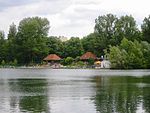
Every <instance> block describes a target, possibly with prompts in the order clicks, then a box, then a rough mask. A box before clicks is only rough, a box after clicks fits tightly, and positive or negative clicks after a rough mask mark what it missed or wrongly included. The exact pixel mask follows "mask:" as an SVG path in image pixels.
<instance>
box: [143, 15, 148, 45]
mask: <svg viewBox="0 0 150 113" xmlns="http://www.w3.org/2000/svg"><path fill="white" fill-rule="evenodd" d="M141 28H142V33H143V40H145V41H147V42H149V43H150V15H149V17H145V19H144V20H143V24H142V25H141Z"/></svg>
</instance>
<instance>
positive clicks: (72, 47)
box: [63, 37, 84, 58]
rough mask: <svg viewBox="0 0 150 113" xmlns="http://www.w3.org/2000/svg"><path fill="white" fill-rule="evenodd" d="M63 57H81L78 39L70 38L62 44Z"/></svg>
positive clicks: (81, 49) (80, 44)
mask: <svg viewBox="0 0 150 113" xmlns="http://www.w3.org/2000/svg"><path fill="white" fill-rule="evenodd" d="M63 52H64V53H63V57H68V56H70V57H72V58H76V57H77V56H81V55H82V54H83V52H84V50H83V46H82V43H81V40H80V39H79V38H78V37H72V38H70V40H68V41H66V42H64V51H63Z"/></svg>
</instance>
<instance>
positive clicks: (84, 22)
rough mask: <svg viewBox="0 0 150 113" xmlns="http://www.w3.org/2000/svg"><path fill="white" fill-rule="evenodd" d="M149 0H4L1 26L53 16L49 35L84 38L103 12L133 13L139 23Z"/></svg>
mask: <svg viewBox="0 0 150 113" xmlns="http://www.w3.org/2000/svg"><path fill="white" fill-rule="evenodd" d="M149 3H150V2H149V0H24V1H22V0H13V1H12V0H3V1H2V0H0V17H1V18H0V29H1V30H4V31H5V32H6V33H7V32H8V29H9V25H10V24H11V23H12V22H15V24H17V25H18V24H19V21H21V20H22V19H23V18H25V17H32V16H41V17H46V18H48V19H49V21H50V24H51V29H50V32H49V35H58V36H59V35H64V36H67V37H71V36H79V37H83V36H85V35H88V34H89V33H91V32H93V28H94V21H95V19H96V18H97V17H98V16H99V15H104V14H107V13H113V14H116V15H117V16H121V15H127V14H128V15H130V14H131V15H132V16H133V17H135V19H136V20H137V23H138V24H141V23H142V20H143V19H144V17H147V16H148V15H149V12H150V7H149Z"/></svg>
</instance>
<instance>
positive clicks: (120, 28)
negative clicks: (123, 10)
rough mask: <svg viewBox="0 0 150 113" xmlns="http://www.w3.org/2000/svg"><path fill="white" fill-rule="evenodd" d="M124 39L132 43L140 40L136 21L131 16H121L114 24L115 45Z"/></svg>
mask: <svg viewBox="0 0 150 113" xmlns="http://www.w3.org/2000/svg"><path fill="white" fill-rule="evenodd" d="M124 37H126V38H128V40H132V41H134V40H140V39H141V34H140V31H139V30H138V28H137V24H136V21H135V20H134V18H133V17H132V16H131V15H130V16H128V15H126V16H121V17H120V18H119V19H118V20H117V21H116V23H115V38H116V41H117V42H116V44H118V43H120V42H121V40H122V39H123V38H124Z"/></svg>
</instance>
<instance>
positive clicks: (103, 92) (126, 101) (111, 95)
mask: <svg viewBox="0 0 150 113" xmlns="http://www.w3.org/2000/svg"><path fill="white" fill-rule="evenodd" d="M94 79H95V80H96V89H97V91H96V96H95V98H94V99H95V105H96V109H97V111H99V112H101V113H116V112H119V113H136V111H137V109H138V107H140V105H141V102H142V100H143V103H144V107H143V109H145V110H146V111H147V112H149V111H150V89H149V87H140V86H138V85H139V83H142V84H143V83H145V81H144V80H143V79H144V78H136V77H95V78H94ZM145 79H147V78H145ZM148 80H150V79H149V78H148ZM147 83H148V84H149V83H150V81H149V82H147Z"/></svg>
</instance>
